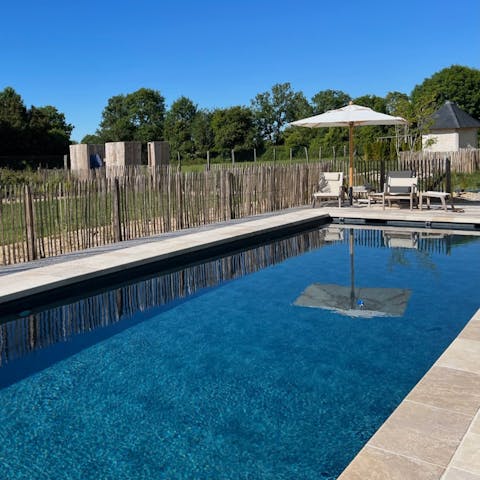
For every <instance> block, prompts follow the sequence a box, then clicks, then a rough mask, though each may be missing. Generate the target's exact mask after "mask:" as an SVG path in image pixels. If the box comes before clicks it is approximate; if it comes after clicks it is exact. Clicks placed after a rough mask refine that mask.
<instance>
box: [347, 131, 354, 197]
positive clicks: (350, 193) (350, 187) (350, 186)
mask: <svg viewBox="0 0 480 480" xmlns="http://www.w3.org/2000/svg"><path fill="white" fill-rule="evenodd" d="M348 130H349V131H348V143H349V145H348V152H349V155H350V164H349V170H348V198H349V200H350V205H352V204H353V122H350V123H349V125H348Z"/></svg>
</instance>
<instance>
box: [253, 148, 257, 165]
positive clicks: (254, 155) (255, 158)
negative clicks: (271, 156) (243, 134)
mask: <svg viewBox="0 0 480 480" xmlns="http://www.w3.org/2000/svg"><path fill="white" fill-rule="evenodd" d="M253 161H254V162H256V161H257V149H256V148H254V149H253Z"/></svg>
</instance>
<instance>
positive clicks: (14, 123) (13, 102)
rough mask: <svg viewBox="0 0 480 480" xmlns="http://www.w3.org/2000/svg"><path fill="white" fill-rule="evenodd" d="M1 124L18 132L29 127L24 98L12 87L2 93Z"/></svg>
mask: <svg viewBox="0 0 480 480" xmlns="http://www.w3.org/2000/svg"><path fill="white" fill-rule="evenodd" d="M0 123H3V124H6V125H9V126H10V127H12V128H14V129H17V130H20V129H23V128H25V127H26V126H27V109H26V107H25V104H24V103H23V100H22V97H21V96H20V95H19V94H18V93H17V92H16V91H15V90H14V89H13V88H12V87H6V88H5V89H4V90H3V91H2V92H0Z"/></svg>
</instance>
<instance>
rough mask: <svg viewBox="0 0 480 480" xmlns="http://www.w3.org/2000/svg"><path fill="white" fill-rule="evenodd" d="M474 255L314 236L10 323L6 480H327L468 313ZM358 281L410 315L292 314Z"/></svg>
mask: <svg viewBox="0 0 480 480" xmlns="http://www.w3.org/2000/svg"><path fill="white" fill-rule="evenodd" d="M352 240H353V241H352ZM478 240H479V239H478V237H470V236H465V235H462V236H451V235H438V234H437V235H435V233H433V234H430V235H426V234H425V232H412V231H405V230H404V231H402V232H401V234H399V233H398V230H393V229H392V230H390V231H388V230H386V231H382V230H357V229H355V230H350V229H348V228H347V229H339V228H335V229H334V228H331V229H330V230H328V231H327V230H325V229H324V230H317V231H313V232H307V233H304V234H300V235H296V236H294V237H292V238H290V239H284V240H281V241H278V242H276V243H274V244H272V245H267V246H262V247H259V248H255V249H251V250H249V251H248V252H246V253H243V254H237V255H235V256H233V257H225V258H222V259H218V260H213V261H211V262H208V263H206V264H204V265H197V266H193V267H191V268H189V269H185V270H184V271H182V272H173V273H170V274H168V275H164V276H161V277H158V278H150V279H148V280H145V281H143V282H142V283H139V284H136V285H125V286H122V287H121V288H117V289H115V290H113V291H111V292H102V293H99V294H98V295H96V296H92V297H90V298H89V299H85V300H82V301H78V302H75V303H72V304H70V305H63V306H58V307H56V308H55V309H53V310H50V311H44V312H38V313H36V314H35V315H31V316H27V317H26V318H21V319H19V320H17V321H15V322H13V321H12V322H8V323H7V324H4V325H2V327H1V329H0V332H1V336H0V339H1V340H0V342H1V343H0V351H1V359H2V368H1V369H0V384H1V386H2V388H1V390H0V405H1V413H0V438H2V442H0V477H1V478H2V479H27V478H28V479H31V478H35V479H37V478H38V479H52V478H66V479H98V478H102V479H110V478H111V479H127V478H128V479H143V478H145V479H147V478H148V479H151V478H160V479H163V478H164V479H192V478H196V479H197V478H198V479H212V478H215V479H217V478H219V479H220V478H225V479H234V478H235V479H236V478H238V479H273V478H275V479H292V478H298V479H313V478H315V479H318V478H320V479H333V478H336V476H337V475H338V474H339V473H340V472H341V471H342V470H343V469H344V468H345V466H346V465H347V464H348V462H349V461H350V460H351V459H352V458H353V457H354V456H355V454H356V453H357V452H358V450H359V449H360V448H361V446H362V445H363V444H364V443H365V442H366V441H367V439H368V438H369V437H370V436H371V435H372V434H373V432H374V431H375V430H376V429H377V428H378V427H379V426H380V425H381V423H382V422H383V421H384V420H385V418H386V417H387V416H388V415H389V414H390V413H391V411H392V410H393V409H394V408H395V406H396V405H397V404H398V403H399V402H400V401H401V400H402V399H403V397H404V396H405V395H406V394H407V393H408V391H409V390H410V389H411V388H412V387H413V385H414V384H415V383H416V382H417V381H418V380H419V379H420V377H421V376H422V375H423V374H424V373H425V371H426V370H427V369H428V368H429V366H430V365H431V364H432V363H433V362H434V360H435V359H436V358H437V357H438V356H439V355H440V353H441V352H442V351H443V350H444V349H445V347H446V346H447V345H448V344H449V343H450V342H451V340H452V339H453V338H454V337H455V335H456V334H457V333H458V332H459V330H460V329H461V328H462V326H463V325H464V324H465V323H466V322H467V321H468V319H469V318H470V317H471V316H472V315H473V313H474V312H475V311H476V309H477V308H478V306H479V303H480V302H479V297H478V293H477V290H478V289H477V285H478V280H479V279H480V278H479V277H480V275H479V273H478V267H477V263H476V262H475V261H472V260H473V259H478V258H479V257H478V256H479V253H480V242H479V241H478ZM387 245H390V246H391V248H387ZM352 247H353V250H352ZM260 266H264V267H265V268H263V269H260V270H259V267H260ZM352 266H353V269H352ZM352 273H353V277H352ZM352 278H353V288H354V291H358V289H363V290H362V291H363V292H368V291H369V290H368V289H370V291H373V290H375V289H380V288H381V289H384V290H387V289H397V290H402V291H405V292H407V291H408V295H405V299H404V303H405V305H404V306H405V312H404V314H403V315H402V316H400V317H398V316H397V317H396V316H362V313H363V308H364V309H365V310H368V307H369V305H368V301H366V304H365V307H361V306H360V305H358V303H357V302H358V300H359V298H357V297H355V302H354V305H353V310H356V311H357V313H359V315H356V316H355V315H352V314H351V313H352V312H350V311H349V310H351V309H352V308H351V307H352V305H349V306H348V308H347V307H346V308H345V309H344V310H343V311H338V310H339V309H338V308H337V311H335V310H331V309H330V310H328V309H321V308H309V307H308V306H299V305H298V302H297V300H298V299H299V298H300V297H301V296H302V294H303V293H304V292H306V291H308V288H309V287H311V286H312V285H321V286H324V285H339V286H342V287H344V288H346V289H347V290H348V289H349V288H350V287H351V286H352ZM366 298H367V297H366ZM383 298H389V297H388V296H386V297H383ZM312 306H313V305H312ZM317 306H318V305H317ZM358 311H360V312H358Z"/></svg>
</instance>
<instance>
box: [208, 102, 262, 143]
mask: <svg viewBox="0 0 480 480" xmlns="http://www.w3.org/2000/svg"><path fill="white" fill-rule="evenodd" d="M212 130H213V135H214V138H215V147H216V148H217V149H218V150H221V151H222V150H223V151H225V150H231V149H232V148H235V147H238V148H253V146H254V130H253V115H252V112H251V110H250V109H249V108H246V107H240V106H236V107H230V108H223V109H218V110H215V111H214V112H213V115H212Z"/></svg>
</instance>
